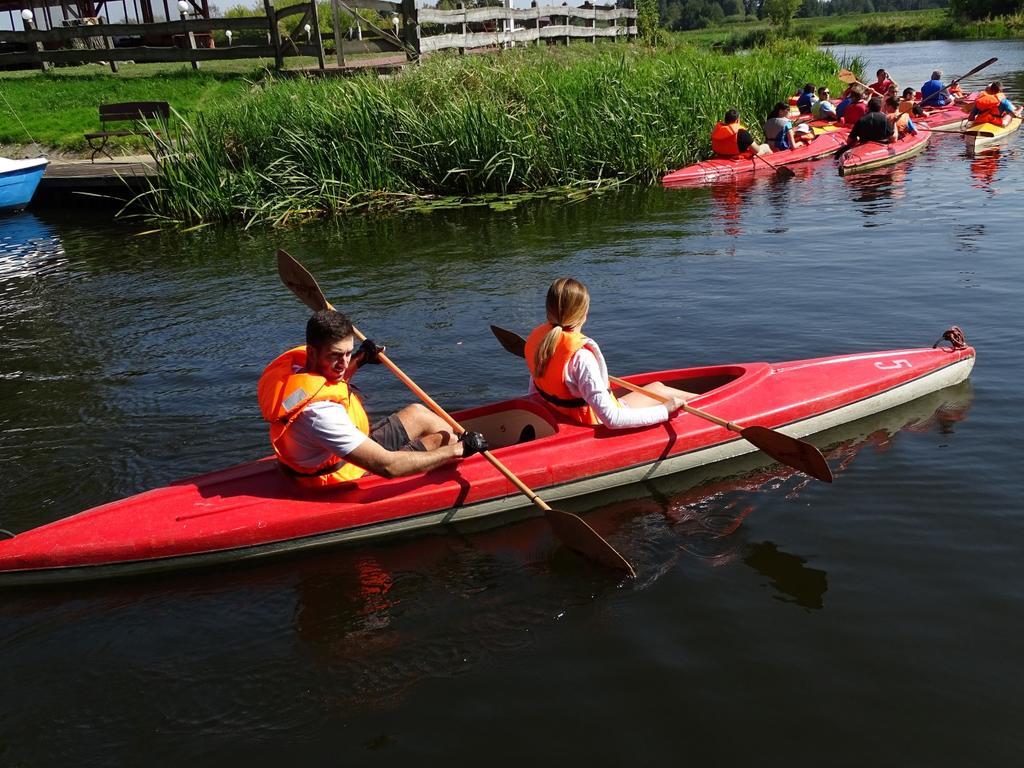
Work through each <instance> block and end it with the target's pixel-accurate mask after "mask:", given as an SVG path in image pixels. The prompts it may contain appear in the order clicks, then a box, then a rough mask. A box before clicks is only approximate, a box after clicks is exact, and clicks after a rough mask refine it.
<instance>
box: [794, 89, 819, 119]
mask: <svg viewBox="0 0 1024 768" xmlns="http://www.w3.org/2000/svg"><path fill="white" fill-rule="evenodd" d="M817 102H818V99H817V98H816V97H815V95H814V83H807V84H806V85H804V88H803V91H802V92H801V93H800V96H799V98H797V100H796V108H797V110H798V111H799V112H800V114H801V115H809V114H811V113H812V111H813V110H814V105H815V104H816V103H817Z"/></svg>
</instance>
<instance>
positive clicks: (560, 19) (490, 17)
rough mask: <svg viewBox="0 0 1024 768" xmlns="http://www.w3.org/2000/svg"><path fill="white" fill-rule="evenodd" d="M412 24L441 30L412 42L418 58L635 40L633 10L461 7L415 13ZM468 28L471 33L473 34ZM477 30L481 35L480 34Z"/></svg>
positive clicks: (551, 6) (426, 9)
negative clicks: (513, 46)
mask: <svg viewBox="0 0 1024 768" xmlns="http://www.w3.org/2000/svg"><path fill="white" fill-rule="evenodd" d="M418 22H419V24H420V25H424V24H441V25H443V27H444V28H445V31H442V32H440V33H437V34H429V35H428V34H421V35H419V36H418V39H419V51H420V52H421V53H427V52H429V51H439V50H442V49H445V48H459V49H461V50H465V49H466V48H484V47H488V46H502V47H505V46H509V45H511V44H513V43H520V44H528V43H536V44H538V45H539V44H540V42H541V41H542V40H547V41H563V40H564V42H565V44H566V45H568V44H569V41H570V39H574V38H575V39H579V40H586V41H589V42H592V43H593V42H597V39H598V38H603V37H607V38H618V37H625V38H627V39H633V38H635V37H636V34H637V29H636V9H633V8H595V7H589V8H587V7H581V8H574V7H571V6H567V5H546V6H541V5H538V6H536V7H533V8H500V7H487V8H465V7H463V8H460V9H458V10H452V11H442V10H438V9H434V8H421V9H420V11H419V16H418ZM452 26H454V27H457V28H459V31H458V32H448V31H447V27H452ZM474 26H476V27H477V28H478V29H477V31H474V29H473V27H474ZM480 27H484V29H483V30H480V29H479V28H480ZM486 27H491V29H486ZM421 28H422V26H421Z"/></svg>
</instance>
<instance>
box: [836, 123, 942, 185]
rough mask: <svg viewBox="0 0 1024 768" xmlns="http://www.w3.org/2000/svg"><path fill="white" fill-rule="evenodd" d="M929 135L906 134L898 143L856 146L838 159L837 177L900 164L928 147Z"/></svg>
mask: <svg viewBox="0 0 1024 768" xmlns="http://www.w3.org/2000/svg"><path fill="white" fill-rule="evenodd" d="M930 135H931V134H930V133H928V132H927V131H920V132H918V133H917V134H916V135H912V134H909V133H908V134H907V135H906V136H904V137H903V138H902V139H900V140H899V141H893V142H887V143H883V142H878V141H868V142H865V143H864V144H858V145H857V146H856V147H854V148H853V149H851V150H849V151H848V152H846V153H845V154H844V155H843V156H842V157H841V158H839V175H840V176H847V175H849V174H851V173H860V172H862V171H872V170H874V169H875V168H882V167H883V166H886V165H892V164H893V163H899V162H902V161H903V160H906V159H907V158H910V157H913V156H914V155H917V154H920V153H921V152H923V151H924V149H925V147H926V146H928V137H929V136H930Z"/></svg>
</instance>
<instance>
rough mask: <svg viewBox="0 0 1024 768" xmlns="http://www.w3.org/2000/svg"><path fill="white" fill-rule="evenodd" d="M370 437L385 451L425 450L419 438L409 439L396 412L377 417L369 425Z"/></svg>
mask: <svg viewBox="0 0 1024 768" xmlns="http://www.w3.org/2000/svg"><path fill="white" fill-rule="evenodd" d="M370 438H371V439H372V440H373V441H374V442H375V443H377V444H378V445H380V446H381V447H382V448H383V449H384V450H386V451H425V450H427V449H426V448H425V447H424V445H423V443H421V442H420V441H419V440H410V439H409V433H408V432H406V431H405V427H404V426H403V425H402V421H401V419H399V418H398V414H397V413H392V414H391V415H390V416H385V417H384V418H383V419H378V420H377V421H375V422H374V423H373V425H372V426H371V427H370Z"/></svg>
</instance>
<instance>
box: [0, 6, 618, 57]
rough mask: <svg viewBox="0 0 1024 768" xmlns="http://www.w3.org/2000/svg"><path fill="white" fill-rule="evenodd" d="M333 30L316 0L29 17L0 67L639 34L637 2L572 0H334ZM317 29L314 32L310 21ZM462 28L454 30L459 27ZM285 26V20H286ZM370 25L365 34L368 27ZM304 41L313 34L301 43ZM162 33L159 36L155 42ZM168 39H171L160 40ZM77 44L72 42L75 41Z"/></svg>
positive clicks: (1, 38)
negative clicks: (523, 4)
mask: <svg viewBox="0 0 1024 768" xmlns="http://www.w3.org/2000/svg"><path fill="white" fill-rule="evenodd" d="M331 5H332V10H333V27H334V28H333V29H332V30H330V31H326V32H321V29H320V24H319V20H318V18H317V13H316V5H315V0H310V1H309V2H303V3H297V4H295V5H289V6H287V7H284V8H281V9H277V8H275V6H274V3H273V0H264V8H265V11H266V16H252V17H239V18H214V19H206V18H198V17H193V18H188V17H186V16H182V18H181V20H180V21H164V22H156V23H152V24H128V23H121V24H96V25H91V26H85V25H83V26H73V27H58V28H54V29H47V30H40V29H35V28H34V27H33V26H32V24H31V22H26V27H27V28H26V29H25V30H24V31H16V32H5V31H0V42H3V43H6V44H8V45H7V47H11V46H14V47H16V48H19V49H20V50H15V51H12V52H0V68H6V67H15V66H25V65H29V66H36V67H39V68H41V69H48V68H49V67H50V66H52V65H59V64H79V63H104V64H108V63H109V64H110V67H111V69H112V70H113V71H115V72H116V71H117V64H118V62H121V61H136V62H158V61H160V62H175V61H180V62H191V63H192V66H193V67H198V66H199V64H200V62H203V61H218V60H225V59H251V58H273V59H274V62H275V65H276V67H277V68H278V69H280V68H282V67H283V66H284V59H285V57H287V56H315V57H316V58H317V60H318V62H319V65H320V68H321V69H323V68H324V67H325V49H324V40H325V39H326V40H333V42H334V49H335V53H336V55H337V59H338V64H339V65H340V66H344V64H345V54H350V55H352V54H363V53H387V52H402V53H404V54H405V55H406V56H407V57H408V58H409V59H415V58H418V57H419V56H420V55H421V54H423V53H429V52H432V51H440V50H444V49H451V48H456V49H459V50H460V51H461V52H465V50H466V49H469V48H487V47H496V46H500V47H507V46H509V45H513V44H528V43H535V44H540V42H541V41H547V42H549V43H553V42H559V41H564V43H565V44H566V45H568V44H569V41H570V40H572V39H577V40H584V41H588V42H596V41H597V40H598V39H599V38H613V39H614V38H619V37H624V38H627V39H632V38H635V37H636V34H637V29H636V10H635V9H632V8H616V7H604V8H601V7H571V6H567V5H557V6H555V5H552V6H535V7H532V8H505V7H500V6H495V7H485V8H465V7H460V8H459V9H456V10H447V11H446V10H439V9H435V8H420V9H417V8H416V6H415V2H414V0H401V2H390V1H389V0H331ZM359 9H369V10H372V11H376V12H377V14H380V17H381V20H378V21H377V22H375V21H373V20H370V19H366V18H360V17H358V15H357V11H358V10H359ZM343 12H344V13H348V14H349V15H351V16H353V17H355V19H356V21H355V24H354V26H352V27H348V28H346V29H342V27H341V21H340V19H341V14H342V13H343ZM294 16H298V17H299V19H298V23H296V24H294V28H293V29H292V31H291V32H290V33H285V34H282V33H281V28H282V26H284V24H283V20H284V19H286V18H289V17H294ZM307 25H308V26H309V31H308V32H306V31H305V28H306V26H307ZM453 28H454V30H457V31H450V30H451V29H453ZM285 29H287V27H285ZM215 30H220V31H226V30H232V31H235V32H240V33H246V32H248V33H250V34H249V35H246V36H247V37H251V32H253V31H257V32H262V33H264V34H265V35H266V38H267V42H266V43H265V44H238V45H228V46H227V47H220V48H217V47H214V45H213V38H212V33H213V31H215ZM364 32H365V34H364ZM115 38H130V39H131V42H135V41H139V42H140V43H141V44H137V45H131V44H129V45H123V44H118V45H117V46H116V47H115V44H114V40H115ZM303 40H305V42H303ZM153 41H156V44H153ZM160 43H163V44H160ZM76 45H77V46H79V47H74V46H76Z"/></svg>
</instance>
